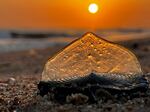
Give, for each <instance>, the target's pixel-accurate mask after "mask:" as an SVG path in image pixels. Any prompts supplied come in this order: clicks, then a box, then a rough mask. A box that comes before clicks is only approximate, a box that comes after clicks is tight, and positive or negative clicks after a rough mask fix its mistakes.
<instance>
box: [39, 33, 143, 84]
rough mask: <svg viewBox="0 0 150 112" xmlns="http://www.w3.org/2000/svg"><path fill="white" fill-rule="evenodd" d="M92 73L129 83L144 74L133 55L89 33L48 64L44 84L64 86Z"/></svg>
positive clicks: (45, 69)
mask: <svg viewBox="0 0 150 112" xmlns="http://www.w3.org/2000/svg"><path fill="white" fill-rule="evenodd" d="M91 73H94V74H97V75H98V74H103V76H106V77H109V78H112V79H128V78H132V77H136V76H137V75H138V74H142V70H141V66H140V64H139V62H138V60H137V58H136V56H135V55H134V54H133V53H132V52H130V51H129V50H127V49H126V48H124V47H122V46H119V45H117V44H114V43H111V42H108V41H106V40H104V39H102V38H100V37H98V36H96V35H94V34H92V33H87V34H85V35H84V36H83V37H82V38H79V39H78V40H76V41H74V42H72V43H71V44H70V45H68V46H67V47H66V48H65V49H63V50H62V51H61V52H59V53H58V54H57V55H55V56H54V57H52V58H51V59H49V60H48V62H47V63H46V65H45V68H44V71H43V74H42V81H56V82H57V81H59V82H63V81H67V80H73V79H78V78H82V77H86V76H87V75H89V74H91ZM107 74H116V75H107ZM117 74H119V75H117Z"/></svg>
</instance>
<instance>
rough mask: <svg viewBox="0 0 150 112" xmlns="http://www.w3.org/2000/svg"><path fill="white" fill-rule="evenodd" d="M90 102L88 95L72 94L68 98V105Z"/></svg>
mask: <svg viewBox="0 0 150 112" xmlns="http://www.w3.org/2000/svg"><path fill="white" fill-rule="evenodd" d="M87 101H88V97H87V96H86V95H83V94H81V93H78V94H71V95H70V96H67V97H66V102H67V103H73V104H85V103H87Z"/></svg>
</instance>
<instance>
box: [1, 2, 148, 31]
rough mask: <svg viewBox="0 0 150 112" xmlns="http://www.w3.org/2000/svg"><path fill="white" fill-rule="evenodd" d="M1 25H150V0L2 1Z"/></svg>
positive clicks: (37, 26) (83, 26)
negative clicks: (95, 10)
mask: <svg viewBox="0 0 150 112" xmlns="http://www.w3.org/2000/svg"><path fill="white" fill-rule="evenodd" d="M90 3H97V4H98V5H99V11H98V13H96V14H91V13H89V12H88V5H89V4H90ZM0 28H1V29H2V28H5V29H8V28H9V29H13V28H22V29H30V28H32V29H38V28H40V29H55V28H56V29H69V28H70V29H73V28H75V29H92V28H96V29H98V28H99V29H100V28H101V29H106V28H150V0H0Z"/></svg>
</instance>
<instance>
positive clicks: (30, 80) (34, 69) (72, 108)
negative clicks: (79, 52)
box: [0, 32, 150, 112]
mask: <svg viewBox="0 0 150 112" xmlns="http://www.w3.org/2000/svg"><path fill="white" fill-rule="evenodd" d="M106 37H107V36H106ZM74 39H76V37H74V38H65V39H64V38H57V39H54V38H50V39H48V40H49V41H46V40H43V41H42V43H41V44H40V42H39V41H37V40H35V41H34V43H28V41H27V42H24V45H22V46H26V45H29V46H30V47H20V49H19V47H18V46H21V42H20V40H16V41H14V43H13V44H12V43H9V42H10V41H6V40H3V41H0V46H3V48H2V47H0V52H1V53H0V111H1V112H3V111H4V112H5V111H6V112H9V111H10V112H12V111H13V112H20V111H23V112H30V111H31V110H32V112H48V111H50V112H97V111H100V112H109V111H112V112H116V111H118V112H120V111H121V112H137V111H138V112H148V111H150V107H149V104H150V92H149V93H147V94H148V95H147V96H146V97H140V98H135V99H133V100H128V101H126V102H124V103H118V102H113V101H108V102H101V101H100V102H98V104H88V103H85V104H82V105H78V104H77V105H73V104H71V103H69V104H66V103H64V104H59V103H56V102H53V101H51V100H49V97H48V96H45V97H44V98H43V97H41V96H39V95H37V93H38V89H37V84H38V83H39V81H40V78H41V73H42V71H43V67H44V64H45V63H46V61H47V60H48V59H49V58H50V57H52V56H53V55H54V54H55V53H57V52H58V51H60V50H61V49H63V48H64V47H65V46H66V45H67V44H68V43H70V42H71V41H72V40H74ZM108 40H111V41H113V42H115V43H118V44H120V45H123V46H125V47H127V48H129V49H130V50H131V51H133V53H135V54H136V56H137V57H138V59H139V61H140V63H141V66H142V69H143V72H144V73H145V74H146V73H150V33H149V32H146V33H140V34H139V33H131V34H128V35H127V34H126V35H117V36H116V35H111V36H108ZM4 41H5V42H6V43H5V42H4ZM4 43H5V44H4ZM8 43H9V44H8ZM6 45H7V46H6ZM12 45H13V46H15V47H14V48H13V47H11V46H12ZM8 46H9V47H8ZM37 46H39V47H37ZM16 47H18V49H17V50H16ZM4 49H5V50H4ZM2 50H3V51H2ZM148 80H150V77H149V79H148ZM149 91H150V90H149Z"/></svg>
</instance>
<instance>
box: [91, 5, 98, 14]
mask: <svg viewBox="0 0 150 112" xmlns="http://www.w3.org/2000/svg"><path fill="white" fill-rule="evenodd" d="M88 9H89V12H90V13H93V14H95V13H97V12H98V9H99V7H98V5H97V4H95V3H91V4H90V5H89V8H88Z"/></svg>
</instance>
